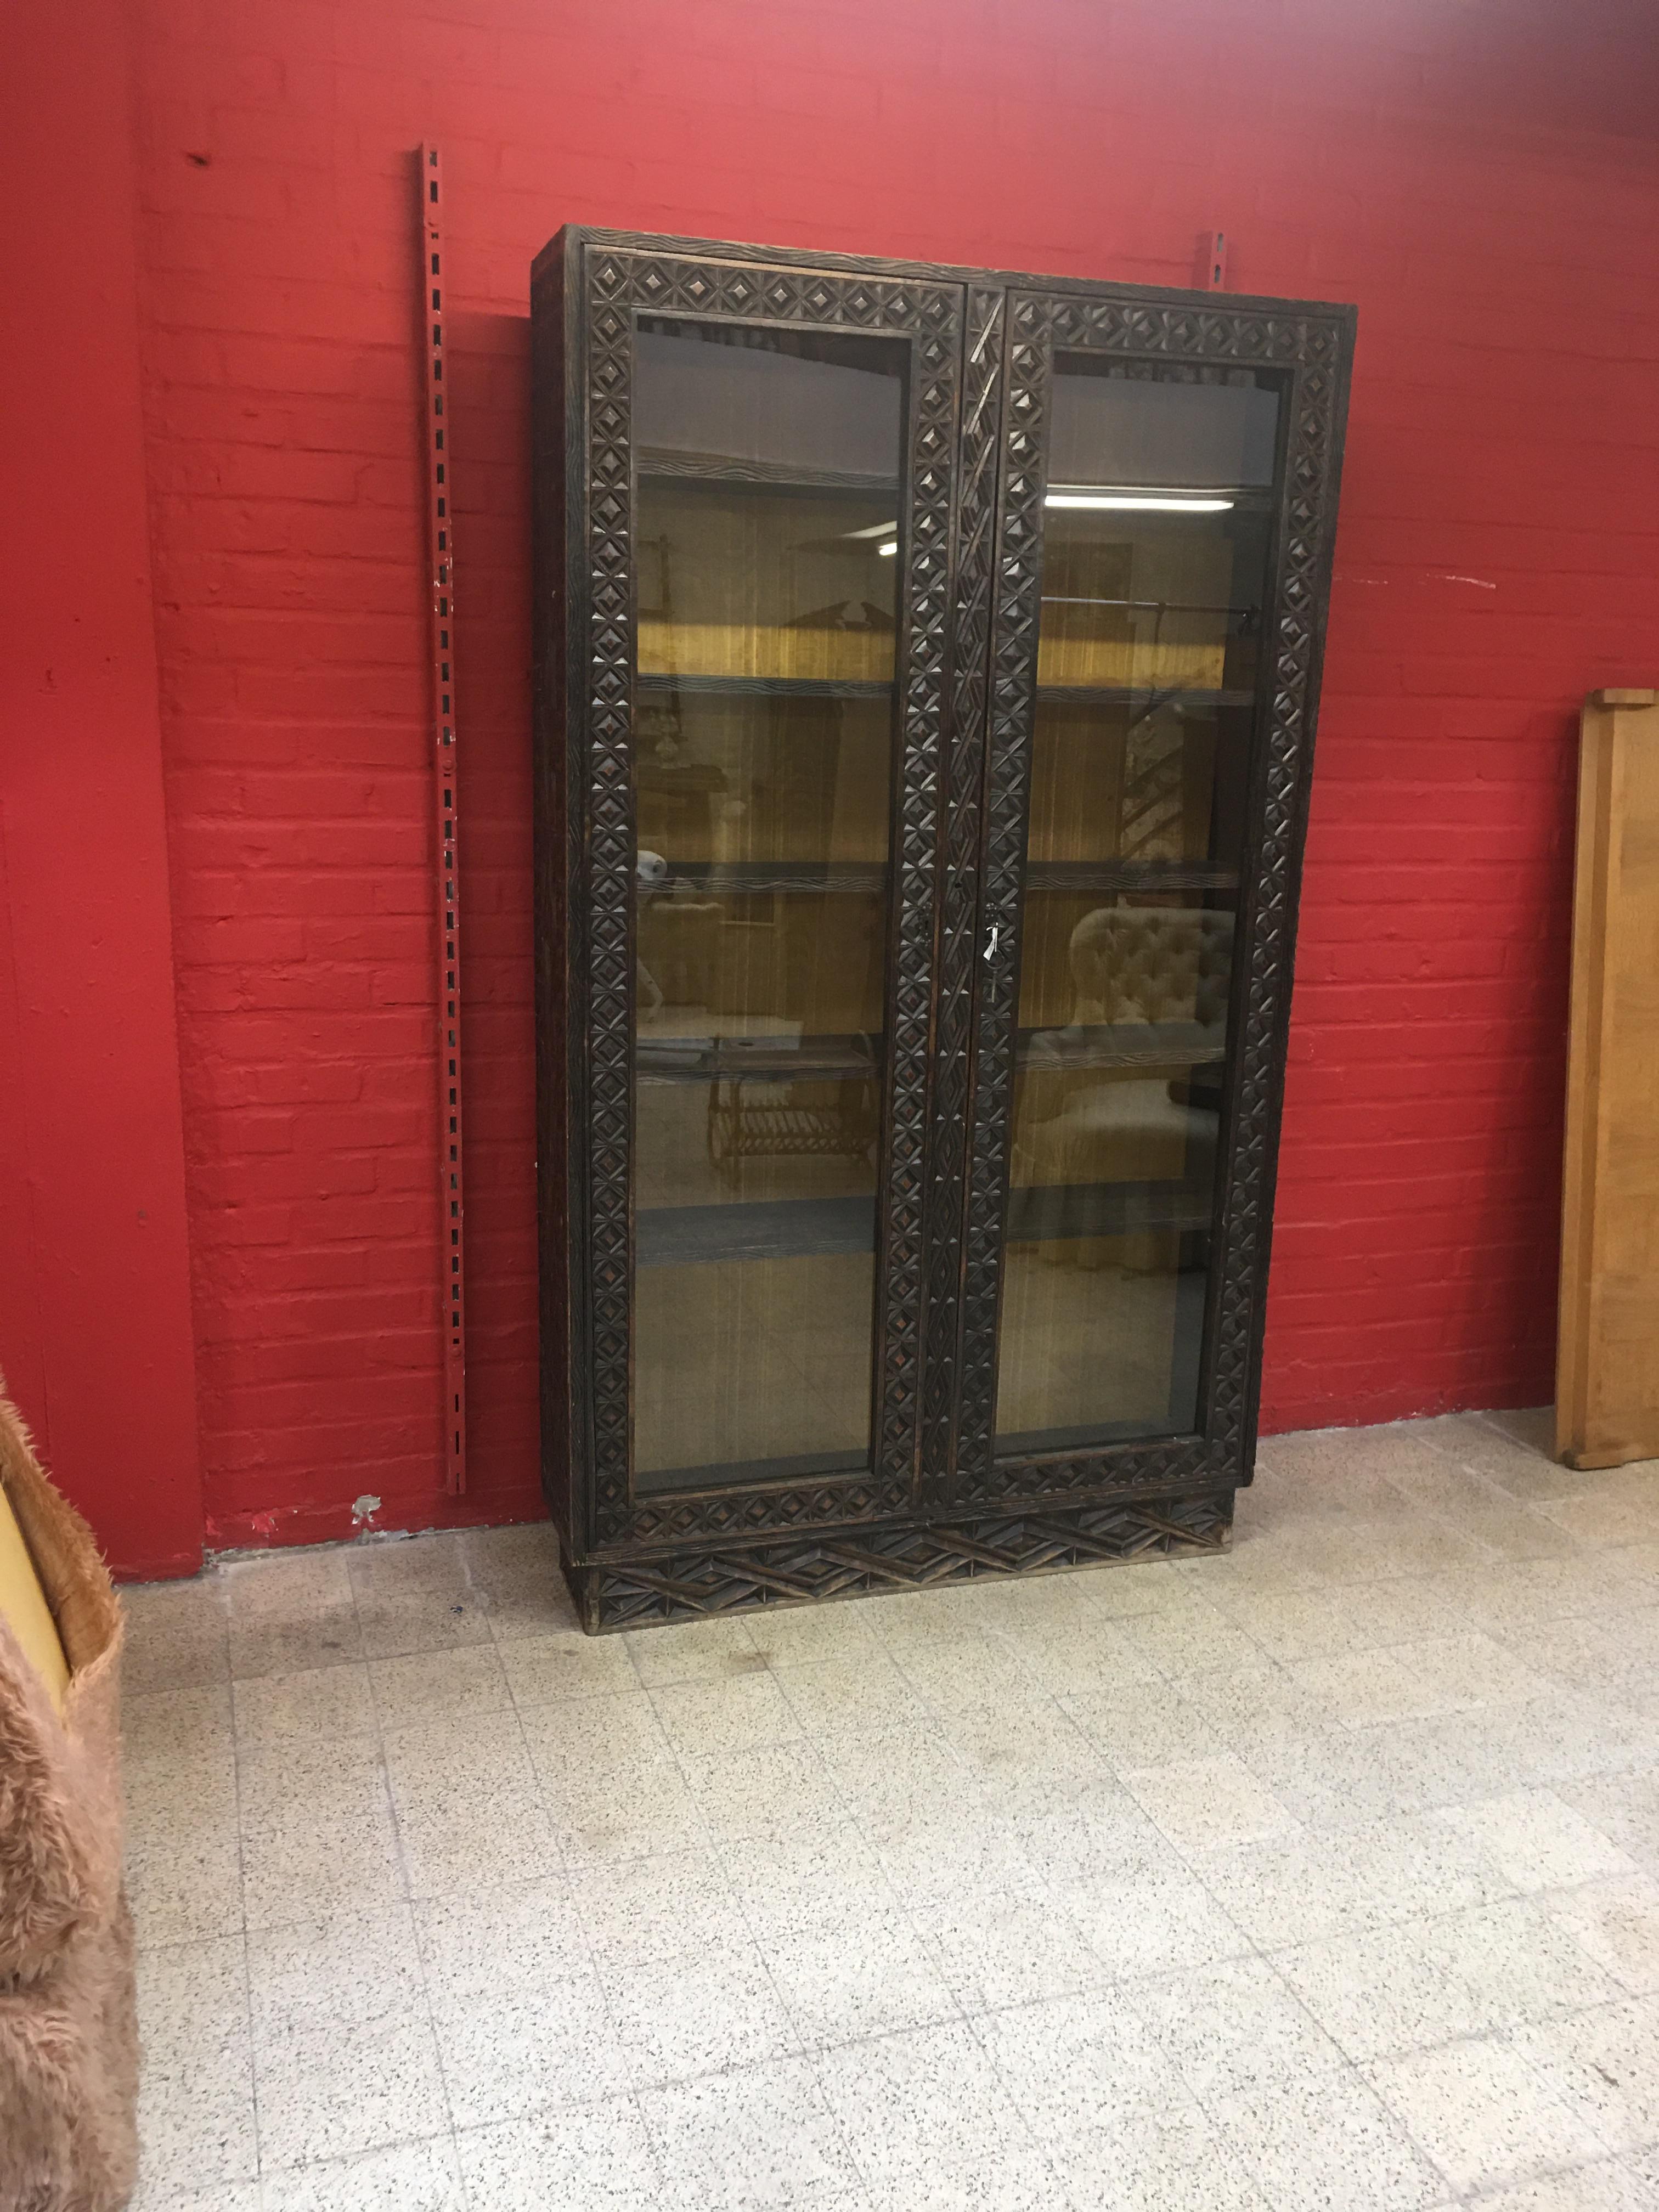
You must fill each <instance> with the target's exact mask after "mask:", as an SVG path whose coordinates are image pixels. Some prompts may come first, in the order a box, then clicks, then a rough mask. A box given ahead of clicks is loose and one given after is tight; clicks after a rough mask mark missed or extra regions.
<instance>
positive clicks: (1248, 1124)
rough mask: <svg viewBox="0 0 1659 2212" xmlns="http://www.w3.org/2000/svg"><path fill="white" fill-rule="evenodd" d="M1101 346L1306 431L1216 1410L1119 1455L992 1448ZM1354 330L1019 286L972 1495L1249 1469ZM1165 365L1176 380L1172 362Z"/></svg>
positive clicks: (1223, 1229) (1251, 927) (993, 842)
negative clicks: (1080, 370) (1025, 1030)
mask: <svg viewBox="0 0 1659 2212" xmlns="http://www.w3.org/2000/svg"><path fill="white" fill-rule="evenodd" d="M1060 348H1064V349H1068V350H1070V349H1099V350H1102V351H1105V352H1109V353H1113V354H1121V355H1122V356H1126V357H1127V361H1128V362H1135V363H1139V362H1145V363H1146V367H1147V369H1148V373H1152V365H1153V363H1155V362H1165V363H1167V362H1171V361H1176V362H1183V363H1187V364H1190V367H1191V371H1192V374H1193V376H1194V380H1202V379H1203V378H1204V376H1205V372H1206V370H1209V371H1211V372H1213V371H1215V370H1217V369H1220V368H1225V366H1226V365H1228V364H1232V363H1240V362H1251V363H1260V364H1261V365H1263V366H1267V367H1273V368H1281V369H1283V370H1284V371H1285V373H1286V379H1287V385H1288V390H1289V398H1290V429H1289V436H1288V440H1287V447H1286V454H1285V477H1284V485H1283V492H1282V499H1281V506H1280V513H1279V574H1278V579H1277V582H1278V617H1277V627H1276V630H1275V633H1274V636H1273V644H1272V647H1271V648H1270V649H1271V652H1272V654H1273V663H1272V665H1273V678H1274V681H1273V691H1272V696H1271V702H1270V707H1269V711H1268V714H1267V726H1266V729H1265V731H1263V732H1261V762H1260V766H1259V769H1258V771H1257V773H1258V777H1259V781H1258V783H1257V791H1258V793H1259V794H1260V795H1261V805H1260V810H1259V817H1258V818H1259V820H1260V823H1261V829H1260V833H1259V844H1258V848H1257V852H1256V858H1255V873H1254V878H1253V879H1252V880H1251V882H1250V883H1249V884H1248V885H1247V886H1246V888H1245V891H1244V894H1243V898H1242V900H1241V909H1240V924H1241V930H1242V933H1243V940H1244V942H1245V943H1246V945H1248V948H1249V950H1248V954H1247V958H1248V963H1249V966H1248V975H1247V981H1246V987H1245V990H1244V996H1243V1019H1242V1021H1241V1024H1240V1028H1239V1033H1238V1036H1237V1042H1236V1046H1235V1050H1236V1053H1237V1074H1236V1077H1235V1106H1234V1111H1233V1115H1232V1120H1231V1144H1230V1150H1229V1152H1228V1153H1227V1156H1226V1159H1225V1164H1224V1182H1223V1189H1224V1198H1223V1203H1222V1207H1221V1217H1220V1233H1219V1237H1218V1245H1217V1259H1218V1267H1219V1295H1218V1300H1217V1305H1216V1313H1217V1320H1216V1326H1215V1328H1214V1333H1213V1341H1212V1346H1211V1348H1210V1364H1209V1394H1208V1421H1207V1425H1206V1435H1205V1436H1204V1437H1200V1438H1176V1439H1174V1440H1171V1441H1170V1442H1169V1443H1152V1444H1150V1445H1126V1446H1119V1447H1116V1448H1115V1449H1109V1450H1106V1449H1103V1450H1102V1451H1101V1452H1099V1453H1098V1454H1090V1455H1085V1456H1079V1457H1077V1458H1075V1459H1073V1460H1071V1461H1069V1462H1056V1461H1052V1460H1049V1461H1044V1460H1008V1461H1003V1462H997V1461H996V1460H995V1459H994V1455H993V1453H992V1449H991V1439H992V1436H993V1429H994V1413H995V1391H996V1350H997V1313H998V1301H999V1295H1000V1282H999V1273H1000V1259H1001V1249H1002V1222H1003V1216H1004V1209H1005V1206H1006V1189H1007V1162H1008V1145H1009V1124H1010V1118H1011V1114H1012V1081H1013V1069H1012V1057H1013V1037H1014V1029H1015V1021H1014V1014H1015V997H1016V993H1017V990H1018V914H1019V899H1020V882H1019V879H1020V872H1021V869H1022V866H1023V862H1024V834H1025V833H1024V816H1025V807H1026V795H1027V789H1028V785H1029V778H1030V757H1029V755H1030V700H1031V697H1032V696H1033V693H1034V690H1035V684H1036V631H1037V620H1038V613H1039V593H1040V590H1041V558H1042V495H1043V489H1044V486H1043V483H1042V474H1041V469H1042V450H1043V442H1044V441H1043V438H1042V425H1043V419H1044V415H1045V411H1046V409H1047V406H1048V393H1049V389H1050V383H1051V377H1052V364H1053V358H1054V351H1055V350H1056V349H1060ZM1341 349H1342V335H1341V329H1340V325H1338V324H1337V323H1336V322H1335V321H1334V319H1330V318H1328V317H1321V316H1318V315H1313V314H1287V315H1284V316H1279V315H1272V314H1261V313H1255V312H1252V311H1249V310H1234V311H1229V310H1226V309H1225V308H1215V309H1211V308H1208V307H1205V308H1196V307H1178V306H1174V305H1169V306H1161V305H1158V304H1155V303H1149V302H1140V301H1113V300H1094V299H1088V298H1084V297H1077V296H1073V297H1066V296H1064V295H1059V296H1053V295H1041V294H1016V295H1014V297H1013V307H1012V316H1011V320H1010V328H1009V336H1008V355H1007V389H1006V401H1005V430H1004V452H1003V457H1002V486H1001V500H1002V520H1001V529H1000V536H999V541H998V563H999V566H998V593H997V605H996V613H995V621H994V630H993V636H992V646H991V656H992V694H991V724H990V757H989V768H988V782H987V793H988V801H987V822H986V830H985V886H986V907H985V918H986V921H987V924H988V923H990V922H992V921H994V922H996V924H997V925H998V928H999V939H998V955H997V957H996V959H995V960H994V962H993V963H991V981H990V983H989V986H988V987H987V988H986V989H985V990H984V993H983V998H982V1003H981V1013H980V1020H979V1024H978V1030H977V1036H976V1047H975V1070H974V1078H973V1095H972V1100H971V1103H970V1108H969V1112H970V1116H971V1119H972V1127H973V1131H974V1144H973V1154H972V1162H973V1164H972V1168H971V1170H970V1177H971V1180H970V1190H969V1214H968V1230H967V1236H968V1252H967V1260H966V1266H965V1270H964V1273H965V1278H966V1281H967V1283H968V1285H969V1290H968V1292H967V1294H966V1296H965V1298H964V1317H963V1351H962V1372H963V1413H962V1433H963V1437H964V1439H966V1438H972V1439H974V1440H975V1444H976V1446H977V1449H975V1450H974V1451H973V1452H972V1453H969V1451H968V1450H967V1449H964V1450H963V1453H962V1454H961V1455H960V1458H959V1463H958V1469H957V1490H956V1495H957V1497H959V1498H984V1499H987V1500H989V1499H991V1498H1010V1497H1014V1496H1020V1497H1030V1496H1032V1495H1034V1494H1041V1493H1042V1492H1055V1491H1064V1490H1092V1491H1095V1492H1117V1491H1123V1492H1132V1491H1133V1490H1136V1489H1139V1488H1140V1487H1142V1486H1146V1485H1151V1484H1165V1483H1169V1482H1170V1481H1175V1480H1203V1479H1206V1478H1207V1479H1208V1480H1238V1479H1239V1478H1240V1476H1241V1475H1242V1474H1243V1472H1244V1469H1243V1466H1242V1460H1243V1450H1244V1444H1245V1438H1246V1435H1247V1431H1248V1428H1249V1423H1250V1420H1251V1418H1252V1411H1251V1409H1252V1406H1253V1402H1254V1395H1255V1373H1256V1364H1257V1362H1258V1360H1259V1358H1260V1347H1261V1310H1260V1307H1261V1297H1262V1295H1263V1293H1264V1291H1265V1287H1266V1284H1265V1273H1266V1257H1267V1240H1268V1235H1269V1230H1270V1212H1271V1206H1272V1194H1273V1166H1274V1159H1273V1152H1274V1146H1275V1141H1276V1136H1277V1123H1278V1112H1279V1089H1280V1083H1281V1079H1282V1074H1283V1069H1284V1057H1285V1037H1286V1030H1287V1026H1288V1018H1289V1006H1290V991H1291V960H1292V956H1293V951H1294V939H1295V898H1296V888H1297V880H1298V876H1299V868H1300V857H1301V836H1302V818H1303V811H1304V805H1305V795H1306V789H1307V780H1308V776H1309V774H1310V769H1311V766H1312V740H1313V724H1314V716H1315V713H1316V704H1317V697H1316V664H1317V654H1318V643H1319V635H1320V626H1321V625H1320V617H1321V611H1322V601H1323V597H1324V592H1325V584H1326V577H1327V574H1328V556H1329V549H1330V539H1331V535H1332V532H1333V531H1334V526H1335V513H1334V473H1335V471H1334V461H1335V453H1336V430H1337V425H1338V422H1339V421H1340V410H1341V402H1342V396H1343V395H1342V379H1341V374H1340V362H1341ZM1167 373H1168V372H1167V369H1166V370H1165V371H1164V374H1167Z"/></svg>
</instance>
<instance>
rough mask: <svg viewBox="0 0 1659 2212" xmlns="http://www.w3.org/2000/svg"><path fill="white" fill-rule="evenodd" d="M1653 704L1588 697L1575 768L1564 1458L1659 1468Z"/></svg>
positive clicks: (1560, 1355)
mask: <svg viewBox="0 0 1659 2212" xmlns="http://www.w3.org/2000/svg"><path fill="white" fill-rule="evenodd" d="M1656 700H1659V693H1656V692H1654V691H1646V690H1639V691H1638V690H1618V691H1594V692H1592V693H1591V694H1590V696H1589V699H1588V700H1587V701H1586V702H1585V705H1584V714H1583V728H1582V738H1581V750H1580V757H1579V781H1578V856H1577V887H1576V893H1575V902H1574V910H1573V934H1572V1028H1571V1045H1570V1050H1569V1060H1568V1071H1567V1130H1566V1152H1565V1175H1564V1179H1563V1194H1562V1225H1561V1228H1562V1234H1561V1305H1560V1333H1559V1339H1558V1344H1557V1351H1556V1392H1555V1399H1556V1412H1555V1424H1556V1431H1555V1441H1556V1449H1557V1451H1558V1452H1559V1455H1560V1456H1561V1457H1562V1458H1563V1459H1564V1460H1565V1462H1567V1464H1568V1465H1569V1466H1570V1467H1585V1468H1591V1467H1618V1466H1621V1465H1623V1464H1624V1462H1626V1461H1628V1460H1634V1459H1653V1458H1659V704H1656Z"/></svg>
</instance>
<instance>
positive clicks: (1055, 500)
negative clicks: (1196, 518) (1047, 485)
mask: <svg viewBox="0 0 1659 2212" xmlns="http://www.w3.org/2000/svg"><path fill="white" fill-rule="evenodd" d="M1042 503H1043V505H1044V506H1045V507H1136V508H1139V509H1141V510H1143V511H1145V510H1146V509H1152V510H1154V511H1156V512H1157V513H1159V514H1220V513H1225V510H1226V509H1227V508H1228V507H1231V505H1232V501H1231V500H1230V499H1210V498H1207V497H1206V496H1205V495H1203V494H1202V493H1197V494H1194V495H1192V496H1190V497H1189V496H1188V495H1186V494H1184V493H1176V492H1162V491H1160V492H1138V491H1134V492H1130V491H1051V492H1050V493H1049V494H1048V497H1047V498H1046V499H1045V500H1044V501H1043V502H1042Z"/></svg>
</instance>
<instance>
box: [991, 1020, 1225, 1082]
mask: <svg viewBox="0 0 1659 2212" xmlns="http://www.w3.org/2000/svg"><path fill="white" fill-rule="evenodd" d="M1226 1057H1227V1045H1226V1040H1225V1036H1221V1035H1219V1034H1218V1032H1217V1030H1215V1029H1214V1028H1212V1026H1211V1025H1210V1024H1207V1023H1204V1022H1089V1023H1080V1024H1078V1025H1077V1026H1076V1027H1074V1028H1071V1029H1044V1030H1037V1029H1032V1030H1020V1032H1019V1039H1018V1046H1017V1048H1016V1050H1015V1054H1014V1065H1015V1066H1017V1067H1019V1068H1043V1069H1048V1070H1052V1071H1053V1072H1054V1073H1056V1074H1064V1075H1079V1074H1091V1073H1097V1072H1099V1071H1102V1070H1104V1069H1107V1068H1139V1069H1144V1070H1147V1071H1151V1070H1152V1069H1154V1068H1167V1069H1169V1070H1170V1073H1179V1072H1181V1071H1183V1070H1185V1069H1187V1068H1189V1067H1216V1066H1219V1065H1220V1064H1221V1062H1222V1061H1223V1060H1225V1059H1226Z"/></svg>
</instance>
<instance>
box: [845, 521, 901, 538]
mask: <svg viewBox="0 0 1659 2212" xmlns="http://www.w3.org/2000/svg"><path fill="white" fill-rule="evenodd" d="M843 534H844V535H845V536H846V537H848V538H896V537H897V536H898V525H897V523H896V522H872V524H871V525H870V527H869V528H868V529H867V530H848V531H847V532H844V533H843Z"/></svg>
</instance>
